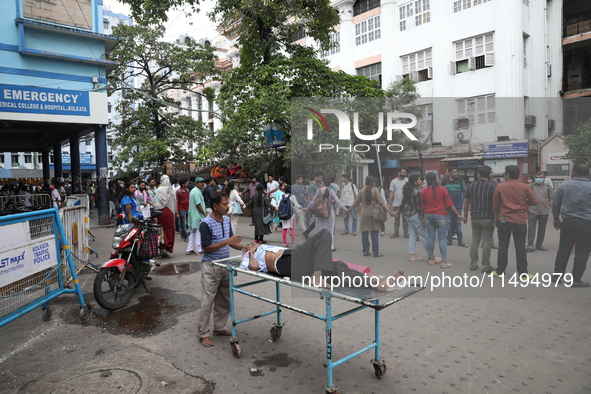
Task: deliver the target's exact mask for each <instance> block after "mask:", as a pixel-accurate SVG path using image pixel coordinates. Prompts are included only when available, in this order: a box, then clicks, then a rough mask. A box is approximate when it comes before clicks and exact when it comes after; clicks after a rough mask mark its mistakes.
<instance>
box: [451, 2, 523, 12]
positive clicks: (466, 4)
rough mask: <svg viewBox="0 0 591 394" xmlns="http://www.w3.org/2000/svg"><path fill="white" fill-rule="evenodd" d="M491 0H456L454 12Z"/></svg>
mask: <svg viewBox="0 0 591 394" xmlns="http://www.w3.org/2000/svg"><path fill="white" fill-rule="evenodd" d="M489 1H491V0H456V1H454V12H460V11H463V10H467V9H468V8H470V7H472V6H474V7H476V6H477V5H480V4H483V3H488V2H489ZM524 1H525V0H524Z"/></svg>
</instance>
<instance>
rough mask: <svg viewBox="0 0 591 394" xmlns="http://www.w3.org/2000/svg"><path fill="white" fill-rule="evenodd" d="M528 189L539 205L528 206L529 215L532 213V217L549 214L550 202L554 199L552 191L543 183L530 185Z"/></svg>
mask: <svg viewBox="0 0 591 394" xmlns="http://www.w3.org/2000/svg"><path fill="white" fill-rule="evenodd" d="M530 187H531V189H532V190H533V191H534V193H535V195H536V197H537V198H538V201H539V202H540V203H539V204H538V205H534V206H530V207H529V213H533V214H534V215H548V214H550V201H551V200H552V198H553V197H554V189H552V188H551V187H548V186H547V185H546V184H545V183H542V184H541V185H538V184H535V183H532V185H531V186H530Z"/></svg>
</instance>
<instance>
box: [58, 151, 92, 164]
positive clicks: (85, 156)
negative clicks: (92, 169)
mask: <svg viewBox="0 0 591 394" xmlns="http://www.w3.org/2000/svg"><path fill="white" fill-rule="evenodd" d="M70 163H71V160H70V154H69V153H62V164H70ZM80 164H92V155H91V154H90V153H80Z"/></svg>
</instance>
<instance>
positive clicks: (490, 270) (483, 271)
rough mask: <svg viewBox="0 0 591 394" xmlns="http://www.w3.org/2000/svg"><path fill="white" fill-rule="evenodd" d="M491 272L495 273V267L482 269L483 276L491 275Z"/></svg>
mask: <svg viewBox="0 0 591 394" xmlns="http://www.w3.org/2000/svg"><path fill="white" fill-rule="evenodd" d="M491 272H493V267H490V266H489V267H486V268H483V269H482V273H483V274H490V273H491Z"/></svg>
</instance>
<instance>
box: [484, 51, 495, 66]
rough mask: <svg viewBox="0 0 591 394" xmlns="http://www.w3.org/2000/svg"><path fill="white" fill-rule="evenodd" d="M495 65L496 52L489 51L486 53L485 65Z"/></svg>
mask: <svg viewBox="0 0 591 394" xmlns="http://www.w3.org/2000/svg"><path fill="white" fill-rule="evenodd" d="M494 65H495V54H494V53H487V54H485V55H484V67H492V66H494Z"/></svg>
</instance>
